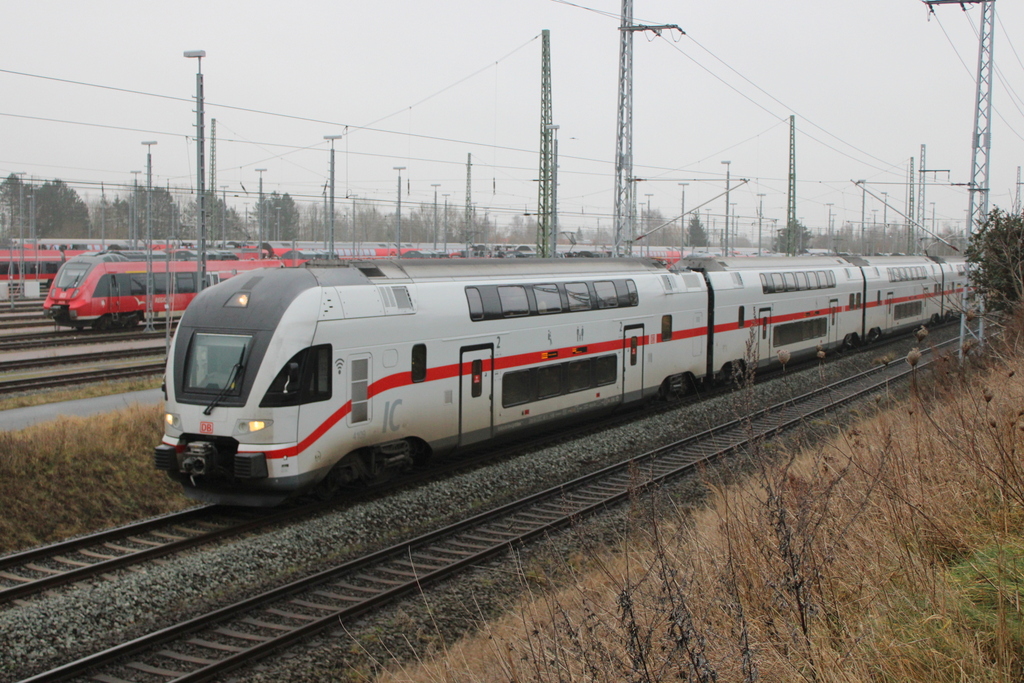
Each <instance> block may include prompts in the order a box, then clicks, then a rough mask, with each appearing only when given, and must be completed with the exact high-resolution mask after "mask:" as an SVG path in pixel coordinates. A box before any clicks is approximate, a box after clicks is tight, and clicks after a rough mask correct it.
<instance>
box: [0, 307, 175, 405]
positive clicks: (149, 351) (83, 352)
mask: <svg viewBox="0 0 1024 683" xmlns="http://www.w3.org/2000/svg"><path fill="white" fill-rule="evenodd" d="M43 327H46V328H49V329H48V330H47V331H45V332H36V331H33V330H36V329H39V328H43ZM166 336H167V331H166V330H165V329H162V328H161V329H159V330H157V331H154V332H144V331H142V329H141V328H137V329H132V330H119V331H95V330H70V331H69V330H65V329H59V328H56V327H55V326H54V324H53V321H51V320H49V319H47V318H45V317H44V316H43V311H42V303H41V302H25V301H20V302H17V303H16V306H15V307H14V309H13V310H12V309H11V308H8V307H4V306H0V396H4V395H10V394H15V393H19V392H27V391H34V390H39V389H48V388H53V387H67V386H72V385H78V384H87V383H94V382H104V381H113V380H120V379H129V378H139V377H155V376H159V375H160V374H162V373H163V367H164V359H165V358H166V352H165V349H166Z"/></svg>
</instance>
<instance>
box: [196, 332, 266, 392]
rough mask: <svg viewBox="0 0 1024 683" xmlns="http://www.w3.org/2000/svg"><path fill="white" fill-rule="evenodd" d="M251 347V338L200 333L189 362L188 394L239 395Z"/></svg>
mask: <svg viewBox="0 0 1024 683" xmlns="http://www.w3.org/2000/svg"><path fill="white" fill-rule="evenodd" d="M251 343H252V336H251V335H241V334H210V333H196V335H195V336H194V337H193V338H192V344H191V346H190V347H189V350H188V357H187V358H186V359H185V391H195V392H200V393H218V394H219V393H221V392H225V393H226V394H233V395H237V394H239V393H240V391H241V388H242V374H243V373H242V370H243V369H244V366H245V360H246V354H247V353H248V350H249V345H250V344H251ZM236 366H237V367H236Z"/></svg>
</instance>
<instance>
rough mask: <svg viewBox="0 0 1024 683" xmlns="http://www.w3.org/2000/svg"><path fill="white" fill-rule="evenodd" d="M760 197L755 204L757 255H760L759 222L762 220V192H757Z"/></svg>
mask: <svg viewBox="0 0 1024 683" xmlns="http://www.w3.org/2000/svg"><path fill="white" fill-rule="evenodd" d="M757 196H758V197H760V199H759V200H758V205H757V255H758V256H760V255H761V224H762V222H763V221H764V197H765V195H764V192H759V193H758V194H757Z"/></svg>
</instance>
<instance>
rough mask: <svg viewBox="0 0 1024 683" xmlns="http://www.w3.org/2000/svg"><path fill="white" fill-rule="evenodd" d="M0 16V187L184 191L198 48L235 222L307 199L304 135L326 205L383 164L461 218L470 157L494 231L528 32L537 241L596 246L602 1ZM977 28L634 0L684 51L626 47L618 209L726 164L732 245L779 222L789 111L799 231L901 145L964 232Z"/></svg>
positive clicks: (856, 207) (1001, 168) (1007, 53)
mask: <svg viewBox="0 0 1024 683" xmlns="http://www.w3.org/2000/svg"><path fill="white" fill-rule="evenodd" d="M3 7H4V9H3V11H2V19H3V20H2V22H0V55H2V59H0V69H2V70H3V71H0V92H2V93H3V96H2V99H3V104H2V105H0V125H2V129H0V131H2V132H0V140H2V146H0V172H2V174H3V175H4V176H6V175H7V174H8V173H11V172H25V173H26V177H32V178H35V179H37V180H39V181H42V180H45V179H53V178H61V179H63V180H65V181H67V182H68V183H70V184H71V185H73V186H74V187H76V188H77V189H78V190H79V192H81V193H82V194H83V195H85V196H86V197H87V198H88V199H95V198H96V197H97V196H98V193H99V184H100V183H104V186H105V188H106V191H107V192H108V195H109V194H113V193H116V189H111V188H116V186H118V185H123V184H125V183H130V182H131V181H132V178H133V176H132V173H131V172H132V171H143V170H144V169H145V158H146V157H145V151H146V148H145V147H143V146H142V144H141V143H142V142H143V141H147V140H155V141H157V142H158V144H157V145H156V146H155V147H154V148H153V173H154V183H155V184H158V185H161V186H163V185H168V184H169V185H171V186H172V187H184V188H187V187H191V186H193V185H194V176H195V142H194V138H193V136H194V123H195V116H194V114H193V111H194V99H193V98H194V95H195V88H196V77H195V75H196V66H197V62H196V60H194V59H186V58H184V57H183V54H182V53H183V52H184V51H186V50H200V49H201V50H205V51H206V53H207V57H206V58H205V59H203V60H202V70H203V74H204V78H205V95H206V112H207V113H206V117H207V135H208V136H209V133H210V130H209V122H210V119H212V118H215V119H216V120H217V138H218V143H217V180H216V184H217V186H218V190H219V189H220V188H221V186H225V185H226V186H227V194H228V198H229V202H231V203H234V204H235V205H236V206H237V207H238V208H239V210H242V209H243V204H244V203H246V202H248V203H249V206H252V204H253V203H254V198H255V192H256V189H257V186H258V180H257V178H258V174H257V172H256V170H255V169H257V168H266V169H267V171H266V173H265V174H264V189H265V190H266V191H268V192H270V191H278V192H288V193H291V194H292V195H293V196H294V197H295V198H296V199H297V200H299V201H300V202H301V201H316V202H319V201H321V196H322V192H323V186H324V183H325V181H326V178H327V174H328V151H327V150H328V149H329V143H328V142H326V141H325V140H324V139H323V138H324V136H325V135H337V134H346V137H344V138H342V139H340V140H337V141H336V142H335V145H336V150H337V152H336V154H337V157H336V159H337V180H336V184H337V196H338V197H339V198H341V197H345V196H346V195H348V196H357V197H359V198H360V199H366V200H375V201H378V202H380V203H381V206H382V207H387V208H386V209H385V210H387V211H393V205H388V204H385V202H393V201H394V199H395V195H396V190H397V174H398V172H397V171H395V170H393V169H394V167H395V166H405V167H406V170H405V171H403V172H402V174H403V179H408V185H407V187H403V195H404V196H403V202H408V201H413V202H432V201H433V196H434V188H433V187H432V184H435V183H438V184H440V187H439V188H438V190H439V192H440V193H442V194H444V193H447V194H450V195H451V196H450V197H449V198H448V200H449V202H451V203H452V204H456V205H460V206H461V205H464V204H465V194H466V157H467V154H471V155H472V160H473V182H472V188H473V202H474V204H475V205H476V207H477V211H478V212H482V211H483V212H489V213H490V215H491V216H492V217H495V218H496V219H497V221H498V223H499V225H505V224H507V223H508V221H510V220H511V218H512V217H513V216H514V215H516V214H523V213H526V212H532V211H535V209H536V203H537V185H536V182H535V180H534V179H535V178H536V177H537V175H538V174H537V167H538V158H537V149H538V146H539V117H540V71H541V67H540V64H541V40H540V34H541V31H542V30H543V29H550V31H551V52H552V55H551V61H552V81H553V103H554V107H553V108H554V121H555V123H557V124H558V125H559V126H560V129H559V131H558V137H559V152H560V171H559V173H560V175H559V181H560V184H559V195H558V201H559V209H560V214H561V219H560V220H561V226H562V228H563V229H575V228H576V227H578V226H583V227H595V226H596V225H598V221H600V226H601V227H604V228H608V227H610V226H611V218H610V216H611V212H612V207H613V195H614V153H615V135H616V109H617V102H616V92H617V81H618V53H619V35H618V33H619V32H618V30H617V27H618V19H617V15H618V13H619V11H620V9H621V7H620V3H619V2H617V1H615V0H580V1H579V2H578V3H575V4H569V3H568V2H560V1H558V0H515V1H514V2H513V1H511V0H505V1H498V0H483V1H481V0H474V1H468V0H453V1H447V2H422V1H416V2H414V1H412V0H376V1H375V2H325V1H320V2H313V1H303V0H297V1H296V2H291V3H280V2H264V1H260V0H255V1H250V2H246V3H239V2H224V1H222V0H203V1H202V2H199V1H192V0H177V1H176V2H140V1H138V0H132V1H127V0H122V1H114V0H91V1H90V2H81V1H80V0H51V1H46V2H21V3H14V2H7V3H4V6H3ZM996 7H997V15H996V35H995V42H994V50H995V62H996V66H997V69H998V70H999V72H1000V77H999V78H997V79H996V85H995V90H994V98H993V101H994V109H995V112H994V114H993V141H992V152H991V160H992V168H991V188H992V194H991V201H992V203H993V204H995V205H1000V206H1003V207H1009V206H1010V204H1011V203H1012V201H1013V199H1014V196H1015V193H1016V180H1017V168H1018V166H1019V165H1021V164H1022V163H1024V99H1022V98H1024V64H1022V61H1021V58H1022V56H1024V43H1021V39H1022V38H1024V3H1021V2H1010V1H1009V0H1003V1H1002V2H998V3H996ZM980 11H981V10H980V7H978V6H976V5H972V6H969V10H968V12H966V13H965V12H963V11H962V10H961V9H960V7H959V6H957V5H944V6H941V7H938V8H937V9H936V14H935V15H934V16H932V17H931V19H930V20H929V17H928V13H927V9H926V7H925V5H924V4H923V3H922V2H920V0H857V1H856V2H845V1H840V0H787V1H786V2H765V1H764V0H715V1H708V0H704V1H697V0H675V1H671V0H635V5H634V20H635V22H637V23H651V24H655V23H656V24H678V25H679V26H680V27H681V28H682V29H683V30H684V31H685V32H686V35H685V36H680V35H679V34H673V35H670V34H669V33H665V34H664V35H663V37H657V36H654V35H651V34H639V33H638V34H636V37H635V43H634V85H633V88H634V111H633V117H634V139H633V150H634V174H635V175H636V176H637V177H640V178H644V179H645V181H644V182H640V183H638V189H637V195H638V198H639V200H640V202H641V203H643V204H644V205H646V204H647V202H648V200H649V201H650V204H651V206H652V208H656V209H659V210H660V211H661V212H662V213H663V214H665V215H666V216H675V215H677V214H678V213H679V210H678V209H679V206H680V202H681V199H682V197H681V191H682V188H680V186H679V184H678V183H680V182H689V183H690V184H689V186H688V187H687V189H686V193H687V195H686V202H687V205H688V208H691V207H693V206H694V205H695V204H696V203H699V202H703V201H705V200H707V199H709V198H711V197H713V196H715V195H716V194H718V193H720V192H721V191H722V190H723V189H724V175H725V173H724V171H725V168H726V167H725V166H724V165H723V164H722V163H721V162H722V161H723V160H729V161H731V162H732V163H731V173H732V176H733V178H737V177H742V178H749V179H750V182H749V183H748V184H746V185H744V186H743V187H742V188H740V189H739V190H736V191H734V192H733V193H732V201H733V202H735V203H736V213H737V214H738V215H739V216H740V219H739V224H740V228H741V230H745V231H748V232H749V231H751V230H753V229H754V228H753V227H752V226H753V224H754V223H755V222H756V214H757V203H758V194H759V193H763V194H765V197H764V211H765V215H766V216H767V217H769V218H776V219H779V220H780V221H784V220H785V207H786V185H787V173H788V162H789V156H788V155H789V150H788V145H789V128H788V117H789V116H790V114H794V115H795V116H796V127H797V150H796V157H797V158H796V165H797V177H798V186H797V189H798V193H797V194H798V199H797V216H798V217H799V218H801V220H802V221H803V222H804V223H805V224H806V225H808V226H809V227H811V228H812V229H820V228H824V227H825V226H826V222H827V217H828V213H829V208H828V206H827V205H828V204H829V203H831V204H833V205H834V206H833V207H832V210H833V212H834V213H835V214H836V215H837V219H836V224H837V225H839V224H840V223H841V222H842V221H844V220H849V221H858V222H859V221H860V212H861V192H860V189H859V188H857V187H856V186H854V184H853V183H852V182H851V181H852V180H857V179H866V180H867V181H868V188H869V190H871V191H872V192H875V193H878V194H881V193H882V192H887V193H888V195H889V198H890V203H891V204H892V205H893V206H894V207H896V208H898V209H900V210H903V209H904V206H905V197H906V188H905V179H906V176H907V164H908V161H909V159H910V158H911V157H918V156H919V154H920V147H921V145H922V144H926V145H927V159H926V166H927V168H929V169H948V170H949V173H948V175H947V174H946V173H937V174H933V176H930V177H929V182H932V181H934V182H935V184H934V185H931V186H929V187H928V189H927V196H926V202H928V203H929V209H928V216H929V218H930V216H931V208H930V203H931V202H935V212H936V216H937V218H938V220H939V221H940V224H941V222H942V221H944V220H957V221H960V222H961V224H962V222H963V220H964V216H965V214H966V210H967V206H968V200H967V194H966V191H965V189H964V188H963V187H962V186H961V187H951V186H950V184H951V183H966V182H968V181H969V180H970V162H971V146H970V145H971V133H972V131H973V127H974V121H973V116H974V97H975V84H974V78H975V71H976V68H977V58H978V41H977V38H976V34H975V32H974V28H972V25H973V26H977V24H978V23H979V21H980V16H981V15H980ZM1015 43H1016V45H1018V46H1021V47H1015ZM1015 50H1017V51H1016V52H1015ZM961 60H963V62H961ZM964 64H966V67H965V65H964ZM69 81H70V82H69ZM125 91H129V92H125ZM346 127H347V128H346ZM140 179H141V180H143V181H144V175H141V176H140ZM404 183H405V180H403V184H404ZM243 186H244V188H245V190H243ZM246 190H247V191H248V193H249V194H248V195H247V194H246V192H245V191H246ZM648 194H650V195H652V196H650V197H647V196H646V195H648ZM236 195H237V196H236ZM440 201H443V199H440ZM339 202H340V203H342V204H344V205H346V206H347V205H349V204H350V203H351V202H350V201H348V200H341V199H339ZM724 203H725V202H724V199H723V200H717V201H715V202H714V203H713V204H712V205H710V206H709V207H708V208H710V209H712V215H714V213H717V214H719V215H721V214H722V213H723V212H724ZM873 209H875V210H877V214H873V213H872V210H873ZM702 213H703V211H702ZM884 213H888V214H889V215H888V218H889V220H890V222H892V221H895V220H896V218H895V217H894V216H893V213H892V211H888V212H886V211H884V209H883V208H882V205H881V204H880V203H879V202H877V201H875V200H873V199H871V198H870V197H869V198H868V206H867V215H868V220H869V221H871V220H872V219H873V218H874V217H877V220H878V221H879V222H881V221H882V218H883V214H884ZM719 220H720V219H719Z"/></svg>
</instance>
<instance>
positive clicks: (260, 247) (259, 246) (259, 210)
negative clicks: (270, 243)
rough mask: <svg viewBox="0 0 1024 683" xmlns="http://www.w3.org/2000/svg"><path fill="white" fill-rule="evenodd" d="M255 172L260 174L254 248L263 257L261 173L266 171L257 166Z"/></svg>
mask: <svg viewBox="0 0 1024 683" xmlns="http://www.w3.org/2000/svg"><path fill="white" fill-rule="evenodd" d="M256 172H257V173H259V174H260V204H259V207H258V208H257V210H256V223H258V224H259V230H258V235H259V242H258V243H257V244H256V248H257V249H258V250H259V254H260V258H261V259H262V258H263V174H264V173H266V172H267V169H265V168H257V169H256Z"/></svg>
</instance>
